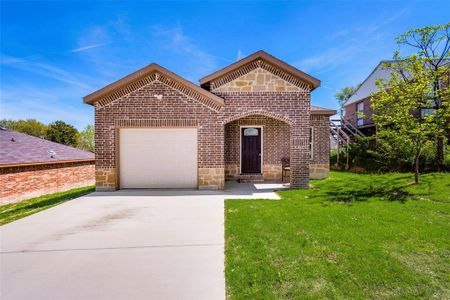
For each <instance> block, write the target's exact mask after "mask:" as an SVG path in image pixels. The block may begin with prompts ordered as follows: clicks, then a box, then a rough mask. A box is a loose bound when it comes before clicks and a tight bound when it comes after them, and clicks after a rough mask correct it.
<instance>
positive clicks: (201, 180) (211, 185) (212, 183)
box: [198, 168, 225, 190]
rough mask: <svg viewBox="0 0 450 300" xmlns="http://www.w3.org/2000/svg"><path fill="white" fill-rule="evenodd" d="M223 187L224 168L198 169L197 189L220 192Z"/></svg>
mask: <svg viewBox="0 0 450 300" xmlns="http://www.w3.org/2000/svg"><path fill="white" fill-rule="evenodd" d="M224 186H225V170H224V168H198V189H200V190H222V189H223V188H224Z"/></svg>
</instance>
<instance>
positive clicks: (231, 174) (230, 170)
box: [225, 164, 240, 179]
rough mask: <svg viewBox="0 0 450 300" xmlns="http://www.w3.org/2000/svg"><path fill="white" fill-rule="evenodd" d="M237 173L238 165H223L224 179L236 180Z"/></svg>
mask: <svg viewBox="0 0 450 300" xmlns="http://www.w3.org/2000/svg"><path fill="white" fill-rule="evenodd" d="M239 173H240V172H239V165H228V164H226V165H225V179H238V178H239Z"/></svg>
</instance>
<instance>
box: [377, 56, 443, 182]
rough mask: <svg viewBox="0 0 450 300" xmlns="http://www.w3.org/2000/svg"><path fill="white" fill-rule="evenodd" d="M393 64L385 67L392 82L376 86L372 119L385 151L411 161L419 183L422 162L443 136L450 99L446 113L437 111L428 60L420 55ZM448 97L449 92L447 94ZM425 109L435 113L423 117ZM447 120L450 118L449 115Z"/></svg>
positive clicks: (379, 82)
mask: <svg viewBox="0 0 450 300" xmlns="http://www.w3.org/2000/svg"><path fill="white" fill-rule="evenodd" d="M394 58H395V60H394V62H390V63H385V64H384V67H385V68H387V69H389V70H391V79H390V80H389V81H387V80H383V79H381V80H378V81H377V82H376V84H377V86H378V88H379V92H376V93H373V94H372V98H371V101H372V108H373V110H374V114H373V116H372V119H373V120H374V121H375V123H376V125H377V130H378V132H377V137H378V138H379V139H380V140H382V142H383V143H384V144H385V145H391V147H384V150H385V151H388V150H389V149H391V150H390V151H397V152H398V151H402V149H405V146H406V149H409V152H410V154H409V155H408V153H407V152H408V151H405V154H406V155H407V156H409V157H410V159H411V162H412V163H413V166H414V173H415V183H419V166H420V159H421V157H422V156H423V154H424V151H425V150H426V149H427V148H429V146H430V144H432V143H433V140H434V138H436V137H437V136H440V135H442V133H443V127H442V126H441V123H440V120H441V119H442V117H443V116H444V115H447V114H448V107H449V106H448V104H449V102H448V98H446V97H443V98H442V101H443V103H442V105H443V107H446V108H447V109H443V110H434V106H433V105H434V104H433V89H434V86H433V84H432V82H433V81H432V79H433V76H434V74H432V73H430V72H428V71H427V66H426V64H425V60H424V59H423V58H421V57H419V56H417V55H411V56H409V57H406V58H401V57H400V56H399V54H398V53H396V54H395V55H394ZM444 92H445V93H446V91H444ZM423 109H433V111H431V113H428V114H421V112H422V111H423ZM447 116H448V115H447Z"/></svg>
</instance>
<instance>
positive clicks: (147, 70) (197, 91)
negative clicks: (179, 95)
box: [83, 63, 224, 107]
mask: <svg viewBox="0 0 450 300" xmlns="http://www.w3.org/2000/svg"><path fill="white" fill-rule="evenodd" d="M154 73H158V74H162V75H163V76H165V77H167V78H169V79H170V80H173V81H174V82H176V83H178V85H177V86H180V85H181V87H183V88H184V89H187V90H189V92H190V93H189V94H190V95H188V96H192V95H195V96H197V97H200V98H207V99H208V100H209V101H210V102H212V104H213V106H215V107H222V106H224V101H223V99H222V98H220V97H218V96H216V95H214V94H213V93H211V92H209V91H207V90H205V89H202V88H201V87H199V86H198V85H196V84H194V83H192V82H190V81H189V80H186V79H184V78H183V77H181V76H179V75H177V74H175V73H173V72H171V71H169V70H167V69H166V68H163V67H161V66H160V65H158V64H155V63H152V64H150V65H148V66H146V67H144V68H142V69H140V70H138V71H136V72H134V73H131V74H129V75H127V76H125V77H123V78H122V79H119V80H117V81H115V82H113V83H111V84H109V85H107V86H105V87H103V88H101V89H99V90H97V91H95V92H93V93H91V94H89V95H87V96H85V97H83V100H84V103H87V104H91V105H93V104H95V103H96V102H97V101H99V100H101V99H102V98H105V97H108V96H110V95H112V94H114V93H115V92H120V90H121V89H123V88H125V87H127V86H130V85H133V84H134V83H138V82H139V81H140V80H142V79H143V78H145V77H147V76H149V75H151V74H154ZM184 89H183V90H184ZM133 90H135V88H131V89H127V90H126V91H125V92H122V93H118V94H119V95H118V96H123V95H124V94H128V93H129V92H130V91H133ZM183 92H184V91H183Z"/></svg>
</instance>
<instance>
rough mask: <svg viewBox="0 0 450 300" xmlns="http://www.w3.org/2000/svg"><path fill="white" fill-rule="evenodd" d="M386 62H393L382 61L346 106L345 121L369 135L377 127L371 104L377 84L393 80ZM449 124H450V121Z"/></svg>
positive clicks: (448, 134) (417, 113) (422, 113)
mask: <svg viewBox="0 0 450 300" xmlns="http://www.w3.org/2000/svg"><path fill="white" fill-rule="evenodd" d="M386 62H392V61H387V60H384V61H381V62H380V63H379V64H378V65H377V66H376V67H375V69H374V70H373V71H372V72H371V73H370V74H369V76H367V78H366V79H365V80H364V81H363V82H362V83H361V85H360V86H359V87H358V88H357V89H356V91H355V93H354V94H353V95H352V96H351V97H350V98H349V99H348V100H347V102H346V103H345V104H344V120H345V121H348V122H350V123H351V124H352V125H353V126H355V127H357V128H358V129H359V130H360V131H362V132H363V133H365V134H368V135H370V134H374V133H375V131H376V125H375V123H374V121H373V120H372V115H373V113H374V111H373V109H372V105H371V102H370V101H371V93H372V92H377V91H378V87H377V86H376V84H375V82H376V80H378V79H382V78H384V79H385V80H386V81H389V80H390V79H391V72H392V70H389V69H385V68H383V63H386ZM430 111H432V110H430V109H422V110H421V111H420V112H419V111H415V112H413V114H414V115H417V116H421V115H424V114H427V113H430ZM447 122H448V123H450V120H448V121H447ZM447 136H448V138H449V139H450V132H448V133H447Z"/></svg>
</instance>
